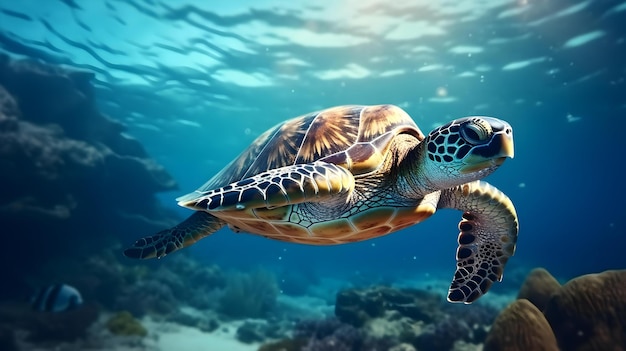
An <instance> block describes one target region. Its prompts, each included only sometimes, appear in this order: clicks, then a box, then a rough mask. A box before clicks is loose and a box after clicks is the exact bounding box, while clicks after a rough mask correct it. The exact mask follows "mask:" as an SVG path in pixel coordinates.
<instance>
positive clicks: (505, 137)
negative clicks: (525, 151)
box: [497, 129, 515, 158]
mask: <svg viewBox="0 0 626 351" xmlns="http://www.w3.org/2000/svg"><path fill="white" fill-rule="evenodd" d="M497 137H499V138H500V139H501V140H500V142H501V144H502V147H501V148H500V154H501V155H502V156H501V157H510V158H513V157H514V156H515V148H514V147H513V132H512V131H511V130H510V129H508V130H506V131H505V132H502V133H500V134H499V135H498V136H497Z"/></svg>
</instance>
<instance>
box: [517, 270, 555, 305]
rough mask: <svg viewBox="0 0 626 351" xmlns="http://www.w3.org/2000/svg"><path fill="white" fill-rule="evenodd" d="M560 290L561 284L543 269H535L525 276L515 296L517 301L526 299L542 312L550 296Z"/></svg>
mask: <svg viewBox="0 0 626 351" xmlns="http://www.w3.org/2000/svg"><path fill="white" fill-rule="evenodd" d="M560 289H561V284H560V283H559V282H558V281H557V280H556V279H555V278H554V277H553V276H552V275H551V274H550V273H549V272H548V271H547V270H545V269H544V268H535V269H533V270H532V271H530V273H529V274H528V275H527V276H526V279H525V280H524V283H523V284H522V287H521V288H520V290H519V293H518V294H517V298H518V299H526V300H528V301H530V302H531V303H532V304H533V305H535V306H536V307H537V309H539V311H543V310H544V309H545V307H546V305H547V304H548V301H549V300H550V297H551V296H552V294H554V293H556V292H557V291H559V290H560Z"/></svg>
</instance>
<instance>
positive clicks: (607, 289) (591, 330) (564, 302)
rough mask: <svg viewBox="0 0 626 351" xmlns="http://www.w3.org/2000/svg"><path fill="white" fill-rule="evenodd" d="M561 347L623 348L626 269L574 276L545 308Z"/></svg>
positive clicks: (566, 349) (582, 349)
mask: <svg viewBox="0 0 626 351" xmlns="http://www.w3.org/2000/svg"><path fill="white" fill-rule="evenodd" d="M544 314H545V316H546V319H547V320H548V322H549V323H550V325H551V326H552V329H553V331H554V335H556V339H557V340H558V343H559V346H560V347H561V350H562V351H570V350H575V351H587V350H589V351H591V350H625V349H626V270H614V271H605V272H603V273H597V274H587V275H583V276H580V277H577V278H574V279H572V280H570V281H569V282H567V283H566V284H564V285H563V287H562V288H561V289H560V290H559V291H558V292H557V293H555V294H554V295H553V296H552V298H551V299H550V301H549V302H548V304H547V306H546V309H545V310H544Z"/></svg>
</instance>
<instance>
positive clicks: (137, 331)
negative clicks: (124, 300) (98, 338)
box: [106, 311, 148, 336]
mask: <svg viewBox="0 0 626 351" xmlns="http://www.w3.org/2000/svg"><path fill="white" fill-rule="evenodd" d="M106 326H107V329H108V330H109V331H110V332H111V333H112V334H115V335H125V336H131V335H135V336H146V335H148V330H146V328H145V327H144V326H143V325H141V323H140V322H139V321H138V320H137V319H136V318H135V317H133V315H132V314H131V313H130V312H128V311H121V312H118V313H116V314H114V315H113V316H111V318H109V320H108V321H107V323H106Z"/></svg>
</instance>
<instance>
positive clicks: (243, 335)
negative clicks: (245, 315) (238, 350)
mask: <svg viewBox="0 0 626 351" xmlns="http://www.w3.org/2000/svg"><path fill="white" fill-rule="evenodd" d="M265 326H266V324H262V323H258V322H250V321H246V322H244V323H243V324H242V325H241V326H239V328H237V333H236V334H235V337H236V338H237V340H239V341H241V342H243V343H246V344H251V343H253V342H261V341H264V340H266V339H267V336H266V335H265V332H266V330H264V329H266V328H265Z"/></svg>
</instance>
